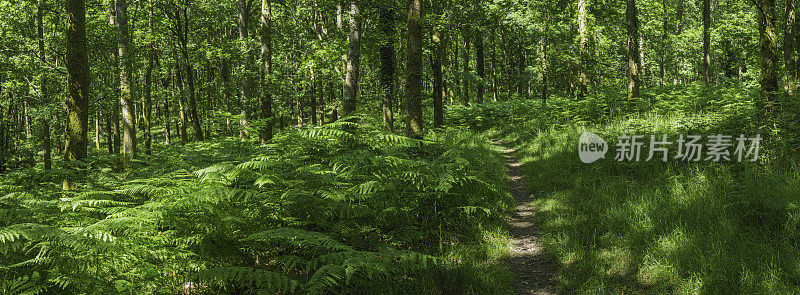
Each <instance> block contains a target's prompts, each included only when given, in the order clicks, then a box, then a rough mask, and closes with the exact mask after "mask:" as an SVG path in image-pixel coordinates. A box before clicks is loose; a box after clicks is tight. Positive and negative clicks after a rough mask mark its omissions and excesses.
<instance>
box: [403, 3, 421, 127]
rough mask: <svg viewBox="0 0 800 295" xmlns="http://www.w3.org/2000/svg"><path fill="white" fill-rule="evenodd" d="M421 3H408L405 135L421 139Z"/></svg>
mask: <svg viewBox="0 0 800 295" xmlns="http://www.w3.org/2000/svg"><path fill="white" fill-rule="evenodd" d="M421 21H422V1H421V0H409V1H408V48H407V49H406V50H407V53H408V57H407V62H406V135H408V136H409V137H415V138H421V137H422V22H421Z"/></svg>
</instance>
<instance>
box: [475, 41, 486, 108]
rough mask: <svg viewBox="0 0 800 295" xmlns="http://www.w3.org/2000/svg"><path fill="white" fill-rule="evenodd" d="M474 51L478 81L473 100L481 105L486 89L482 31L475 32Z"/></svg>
mask: <svg viewBox="0 0 800 295" xmlns="http://www.w3.org/2000/svg"><path fill="white" fill-rule="evenodd" d="M475 51H476V52H475V59H476V62H475V63H476V66H477V71H478V77H480V81H478V85H477V88H478V97H477V98H475V102H477V103H479V104H481V103H483V95H484V92H485V89H486V88H485V87H486V60H485V58H484V48H483V31H481V30H478V31H477V32H475Z"/></svg>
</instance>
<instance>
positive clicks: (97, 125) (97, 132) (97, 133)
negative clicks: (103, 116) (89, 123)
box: [94, 111, 100, 151]
mask: <svg viewBox="0 0 800 295" xmlns="http://www.w3.org/2000/svg"><path fill="white" fill-rule="evenodd" d="M94 145H95V148H97V150H98V151H99V150H100V111H96V112H95V113H94Z"/></svg>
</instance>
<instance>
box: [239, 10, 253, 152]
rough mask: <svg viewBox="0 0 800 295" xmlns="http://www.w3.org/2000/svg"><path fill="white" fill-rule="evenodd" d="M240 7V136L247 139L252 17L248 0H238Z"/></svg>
mask: <svg viewBox="0 0 800 295" xmlns="http://www.w3.org/2000/svg"><path fill="white" fill-rule="evenodd" d="M238 9H239V26H238V28H239V42H241V43H242V49H241V54H242V59H241V65H240V74H241V75H240V83H239V102H240V104H241V108H242V110H241V114H240V115H241V118H240V119H239V125H241V128H242V130H241V132H240V133H239V137H240V138H241V140H242V141H247V140H249V139H250V133H249V131H248V130H247V128H248V126H249V123H248V121H247V120H248V111H247V109H248V107H249V104H250V93H251V91H250V86H251V85H252V84H251V83H250V78H249V77H250V74H249V73H248V70H247V68H248V67H250V65H251V64H252V58H250V49H249V47H248V46H247V38H248V35H249V34H250V32H249V28H248V26H247V20H248V19H250V9H249V7H248V5H247V1H246V0H238Z"/></svg>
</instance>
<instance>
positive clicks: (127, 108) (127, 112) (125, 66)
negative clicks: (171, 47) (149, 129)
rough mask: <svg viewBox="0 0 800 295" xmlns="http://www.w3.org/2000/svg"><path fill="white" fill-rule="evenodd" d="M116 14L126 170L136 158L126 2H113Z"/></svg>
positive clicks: (129, 38)
mask: <svg viewBox="0 0 800 295" xmlns="http://www.w3.org/2000/svg"><path fill="white" fill-rule="evenodd" d="M115 1H116V9H115V12H116V14H117V37H118V42H117V48H118V51H119V89H120V97H119V103H120V107H122V145H123V149H122V150H123V154H124V158H123V161H124V163H125V166H126V168H128V167H127V166H128V164H129V163H128V160H129V159H131V158H136V152H137V151H136V113H135V112H134V111H133V110H132V108H133V107H134V105H133V102H132V100H131V97H132V93H131V92H132V90H131V85H130V81H131V63H132V60H131V58H132V57H131V56H130V52H129V51H130V48H131V46H130V43H131V34H130V30H129V29H128V2H127V0H115Z"/></svg>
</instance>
